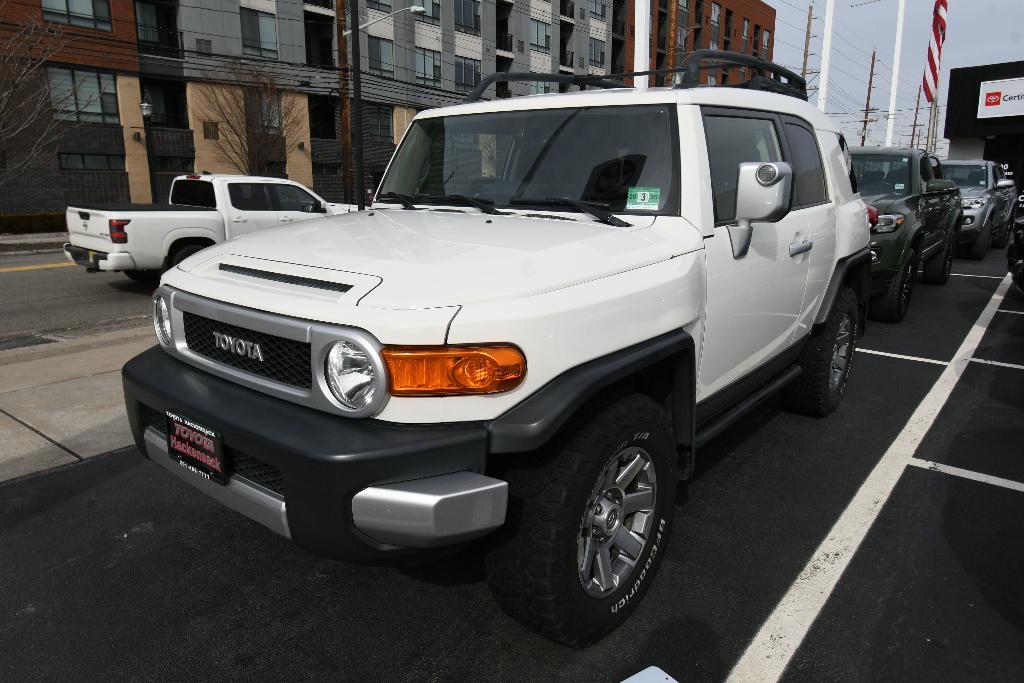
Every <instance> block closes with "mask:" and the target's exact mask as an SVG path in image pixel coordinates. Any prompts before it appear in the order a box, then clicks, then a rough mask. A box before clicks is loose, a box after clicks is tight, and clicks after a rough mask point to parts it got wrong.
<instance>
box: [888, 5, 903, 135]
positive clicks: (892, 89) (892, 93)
mask: <svg viewBox="0 0 1024 683" xmlns="http://www.w3.org/2000/svg"><path fill="white" fill-rule="evenodd" d="M906 6H907V0H900V8H899V12H898V13H897V15H896V53H895V54H894V55H893V60H892V84H891V85H890V86H889V125H888V126H887V127H886V129H885V146H886V147H892V135H893V132H894V131H895V129H896V90H897V89H898V86H899V77H900V52H901V51H902V48H903V13H904V10H905V9H906Z"/></svg>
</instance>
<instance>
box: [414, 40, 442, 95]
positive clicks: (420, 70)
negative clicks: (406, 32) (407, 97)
mask: <svg viewBox="0 0 1024 683" xmlns="http://www.w3.org/2000/svg"><path fill="white" fill-rule="evenodd" d="M416 82H417V83H422V84H423V85H435V86H438V85H441V53H440V52H437V51H436V50H428V49H426V48H423V47H418V48H416Z"/></svg>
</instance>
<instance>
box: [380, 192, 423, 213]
mask: <svg viewBox="0 0 1024 683" xmlns="http://www.w3.org/2000/svg"><path fill="white" fill-rule="evenodd" d="M377 199H382V200H383V199H394V200H395V201H396V202H398V203H399V204H401V205H402V208H403V209H405V210H406V211H412V210H414V209H418V208H419V207H418V206H416V205H415V204H413V203H412V197H410V196H409V195H407V194H399V193H398V192H385V193H384V194H382V195H380V196H379V197H377Z"/></svg>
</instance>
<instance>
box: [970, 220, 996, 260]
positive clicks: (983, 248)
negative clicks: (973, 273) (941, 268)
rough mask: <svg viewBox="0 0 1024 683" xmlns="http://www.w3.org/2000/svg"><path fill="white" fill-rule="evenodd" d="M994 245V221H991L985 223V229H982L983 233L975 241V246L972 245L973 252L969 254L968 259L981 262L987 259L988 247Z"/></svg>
mask: <svg viewBox="0 0 1024 683" xmlns="http://www.w3.org/2000/svg"><path fill="white" fill-rule="evenodd" d="M991 243H992V221H991V220H989V221H987V222H986V223H985V227H983V228H982V229H981V233H980V234H979V235H978V237H977V239H975V240H974V244H972V245H971V250H970V251H969V252H968V253H967V258H969V259H971V260H972V261H981V260H982V259H984V258H985V254H987V253H988V247H989V245H990V244H991Z"/></svg>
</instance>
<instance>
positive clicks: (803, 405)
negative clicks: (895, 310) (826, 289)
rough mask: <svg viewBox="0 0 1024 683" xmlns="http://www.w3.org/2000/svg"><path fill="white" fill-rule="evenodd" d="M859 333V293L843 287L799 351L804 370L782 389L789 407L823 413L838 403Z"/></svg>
mask: <svg viewBox="0 0 1024 683" xmlns="http://www.w3.org/2000/svg"><path fill="white" fill-rule="evenodd" d="M859 334H860V310H859V308H858V307H857V295H856V294H854V293H853V290H852V289H850V288H849V287H843V288H842V289H841V290H839V295H838V296H837V297H836V302H835V305H833V306H832V311H831V312H830V313H829V316H828V319H827V320H826V321H825V323H824V324H823V325H821V326H820V327H819V328H818V329H817V330H816V331H815V332H813V333H812V334H811V337H810V339H808V340H807V345H806V346H804V350H803V351H802V352H801V353H800V361H799V364H800V367H801V369H802V370H803V372H801V373H800V376H799V377H797V378H796V379H795V380H793V381H792V382H790V383H789V384H788V385H787V386H786V388H785V389H783V390H782V400H783V403H784V404H785V407H786V409H787V410H790V411H792V412H794V413H800V414H801V415H810V416H811V417H824V416H826V415H830V414H831V413H832V412H833V411H834V410H835V409H836V408H838V407H839V404H840V403H842V401H843V396H844V395H846V385H847V383H848V381H849V379H850V371H851V370H852V369H853V354H854V351H855V350H856V348H857V336H858V335H859Z"/></svg>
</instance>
